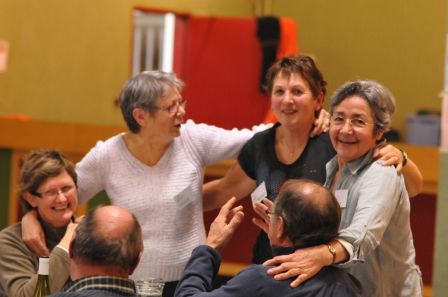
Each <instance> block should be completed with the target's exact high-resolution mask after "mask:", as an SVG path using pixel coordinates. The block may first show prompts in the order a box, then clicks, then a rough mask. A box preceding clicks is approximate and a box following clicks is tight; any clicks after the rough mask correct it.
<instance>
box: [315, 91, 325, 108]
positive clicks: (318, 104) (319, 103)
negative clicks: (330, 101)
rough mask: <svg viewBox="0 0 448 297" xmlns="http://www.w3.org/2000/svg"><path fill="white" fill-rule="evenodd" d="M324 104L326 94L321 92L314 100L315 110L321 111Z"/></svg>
mask: <svg viewBox="0 0 448 297" xmlns="http://www.w3.org/2000/svg"><path fill="white" fill-rule="evenodd" d="M323 105H324V94H323V93H320V94H319V95H318V96H317V98H316V100H315V102H314V111H316V112H317V111H319V110H321V109H322V107H323Z"/></svg>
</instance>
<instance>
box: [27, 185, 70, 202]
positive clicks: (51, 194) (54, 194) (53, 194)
mask: <svg viewBox="0 0 448 297" xmlns="http://www.w3.org/2000/svg"><path fill="white" fill-rule="evenodd" d="M75 189H76V185H69V186H63V187H62V188H58V189H51V190H48V191H45V192H43V193H41V192H38V191H32V192H30V193H31V194H32V195H34V196H36V197H39V198H41V199H56V198H58V197H59V195H64V197H66V196H68V195H70V194H71V191H73V190H75Z"/></svg>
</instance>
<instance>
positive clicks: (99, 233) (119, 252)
mask: <svg viewBox="0 0 448 297" xmlns="http://www.w3.org/2000/svg"><path fill="white" fill-rule="evenodd" d="M142 251H143V240H142V231H141V227H140V224H139V223H138V221H137V219H136V218H135V216H134V215H133V214H131V213H129V212H128V211H127V210H125V209H123V208H121V207H119V206H114V205H108V206H100V207H97V208H94V209H92V210H90V211H89V212H88V213H87V215H86V216H85V218H84V219H83V220H82V222H81V223H80V224H79V226H78V227H77V228H76V233H75V237H74V239H73V240H72V243H71V246H70V255H71V257H72V258H73V260H74V261H75V262H78V263H85V264H88V265H96V266H102V267H109V268H113V269H119V270H122V271H123V272H126V274H130V272H132V271H133V269H134V268H135V267H136V265H137V263H138V260H139V257H140V253H141V252H142Z"/></svg>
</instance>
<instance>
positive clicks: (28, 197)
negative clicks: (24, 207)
mask: <svg viewBox="0 0 448 297" xmlns="http://www.w3.org/2000/svg"><path fill="white" fill-rule="evenodd" d="M22 198H23V199H24V200H25V201H26V202H28V203H29V205H31V207H33V208H36V207H37V201H36V199H38V198H36V197H35V196H34V195H31V193H30V192H25V193H23V196H22Z"/></svg>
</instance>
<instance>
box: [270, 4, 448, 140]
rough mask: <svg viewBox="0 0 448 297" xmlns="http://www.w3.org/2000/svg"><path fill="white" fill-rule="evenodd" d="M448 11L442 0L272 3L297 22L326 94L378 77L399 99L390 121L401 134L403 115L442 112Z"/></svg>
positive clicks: (301, 43) (303, 45) (404, 119)
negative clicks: (325, 83) (322, 77)
mask: <svg viewBox="0 0 448 297" xmlns="http://www.w3.org/2000/svg"><path fill="white" fill-rule="evenodd" d="M447 9H448V7H447V1H446V0H431V1H425V0H393V1H390V0H338V1H326V0H302V1H299V2H296V1H289V0H276V1H273V11H274V13H276V14H278V15H283V16H290V17H292V18H294V19H295V20H296V21H297V23H298V25H299V40H300V48H301V51H302V52H304V53H308V54H313V55H315V56H316V58H317V61H318V65H320V67H321V68H322V70H323V72H324V75H325V76H326V78H327V80H328V82H329V91H330V92H329V94H330V95H331V94H332V92H333V91H334V89H335V88H336V87H338V86H339V85H341V84H342V83H343V82H345V81H346V80H353V79H361V78H362V79H375V80H378V81H379V82H381V83H383V84H384V85H386V86H387V87H388V88H389V89H390V90H391V91H392V93H393V94H394V95H395V97H396V99H397V105H398V110H397V112H396V115H395V116H394V118H393V122H392V123H393V126H394V127H397V128H398V129H399V130H400V131H401V132H402V133H405V121H406V115H408V114H413V113H415V112H416V111H417V110H418V109H430V110H437V111H440V104H441V99H440V98H439V93H440V91H442V89H443V65H444V64H443V61H444V50H445V24H446V18H447V14H446V11H447ZM329 99H330V96H327V99H326V100H327V102H328V101H329Z"/></svg>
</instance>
